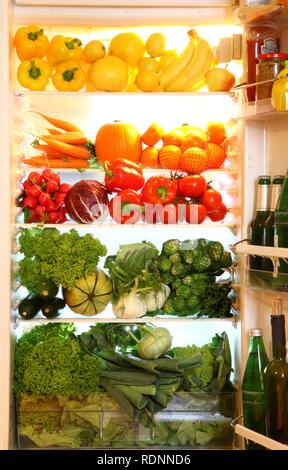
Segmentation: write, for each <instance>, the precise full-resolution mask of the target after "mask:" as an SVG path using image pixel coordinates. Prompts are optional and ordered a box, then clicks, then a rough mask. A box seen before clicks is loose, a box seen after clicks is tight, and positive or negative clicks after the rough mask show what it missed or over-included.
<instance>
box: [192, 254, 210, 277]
mask: <svg viewBox="0 0 288 470" xmlns="http://www.w3.org/2000/svg"><path fill="white" fill-rule="evenodd" d="M211 264H212V260H211V258H209V256H207V255H204V256H196V257H195V258H194V261H193V264H192V267H193V269H195V271H196V272H198V273H204V272H205V271H209V268H210V266H211Z"/></svg>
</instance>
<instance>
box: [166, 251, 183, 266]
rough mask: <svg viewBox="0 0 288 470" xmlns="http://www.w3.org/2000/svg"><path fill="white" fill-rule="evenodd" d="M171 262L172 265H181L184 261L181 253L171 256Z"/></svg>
mask: <svg viewBox="0 0 288 470" xmlns="http://www.w3.org/2000/svg"><path fill="white" fill-rule="evenodd" d="M169 260H170V261H171V263H172V264H175V263H181V261H182V259H181V255H180V253H179V252H177V253H174V254H173V255H171V256H169Z"/></svg>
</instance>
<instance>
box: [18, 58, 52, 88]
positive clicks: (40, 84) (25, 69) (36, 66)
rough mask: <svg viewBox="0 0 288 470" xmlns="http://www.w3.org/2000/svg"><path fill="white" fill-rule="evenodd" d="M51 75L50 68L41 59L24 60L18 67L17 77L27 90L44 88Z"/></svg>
mask: <svg viewBox="0 0 288 470" xmlns="http://www.w3.org/2000/svg"><path fill="white" fill-rule="evenodd" d="M50 77H51V68H50V65H49V64H47V62H45V61H44V60H43V59H39V58H36V59H33V60H24V61H23V62H21V64H20V65H19V67H18V70H17V79H18V82H19V83H20V85H22V86H23V87H24V88H28V90H37V91H41V90H45V88H46V86H47V85H48V83H49V78H50Z"/></svg>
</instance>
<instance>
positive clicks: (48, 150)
mask: <svg viewBox="0 0 288 470" xmlns="http://www.w3.org/2000/svg"><path fill="white" fill-rule="evenodd" d="M33 148H34V149H36V150H42V151H43V152H45V155H47V156H50V157H57V156H58V155H59V152H57V150H54V149H51V148H50V147H49V145H40V144H39V145H38V144H37V145H33Z"/></svg>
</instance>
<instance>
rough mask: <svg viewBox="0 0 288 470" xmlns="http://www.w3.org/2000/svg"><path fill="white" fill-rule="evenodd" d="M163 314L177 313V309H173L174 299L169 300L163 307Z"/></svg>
mask: <svg viewBox="0 0 288 470" xmlns="http://www.w3.org/2000/svg"><path fill="white" fill-rule="evenodd" d="M162 310H163V312H165V313H170V314H172V313H174V312H175V308H174V307H173V302H172V299H170V298H169V299H168V300H166V302H165V304H164V305H163V308H162Z"/></svg>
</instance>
